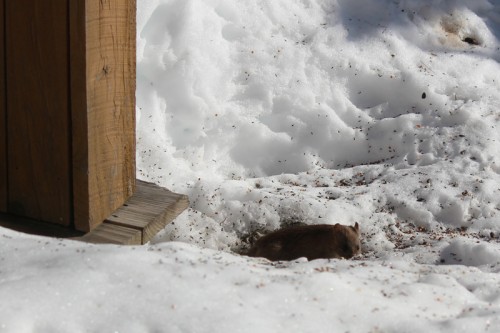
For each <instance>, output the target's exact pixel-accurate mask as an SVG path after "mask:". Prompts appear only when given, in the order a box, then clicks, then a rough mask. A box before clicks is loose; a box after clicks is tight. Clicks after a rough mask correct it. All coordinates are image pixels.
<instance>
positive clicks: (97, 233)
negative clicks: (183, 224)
mask: <svg viewBox="0 0 500 333" xmlns="http://www.w3.org/2000/svg"><path fill="white" fill-rule="evenodd" d="M136 186H137V188H136V191H135V193H134V194H133V195H132V197H130V198H129V199H128V200H127V201H126V202H125V204H124V205H123V206H122V207H120V208H118V209H117V210H116V211H115V212H114V213H113V214H111V216H110V217H108V218H107V219H106V220H105V221H104V222H103V223H102V224H100V225H99V226H97V227H96V228H95V229H94V230H92V231H91V232H89V233H87V234H85V235H84V236H82V237H79V238H77V239H79V240H81V241H85V242H90V243H112V244H126V245H133V244H137V245H138V244H145V243H147V242H149V241H150V240H151V238H153V237H154V235H156V234H157V233H158V232H159V231H160V230H162V229H163V228H165V226H166V225H167V224H169V223H170V222H172V221H173V220H174V219H175V218H176V217H177V216H178V215H179V214H180V213H182V212H183V211H184V210H185V209H186V208H187V207H188V205H189V200H188V197H187V196H186V195H183V194H177V193H174V192H171V191H169V190H167V189H165V188H162V187H160V186H158V185H155V184H152V183H147V182H144V181H140V180H137V185H136Z"/></svg>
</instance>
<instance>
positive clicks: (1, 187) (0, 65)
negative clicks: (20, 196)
mask: <svg viewBox="0 0 500 333" xmlns="http://www.w3.org/2000/svg"><path fill="white" fill-rule="evenodd" d="M4 6H5V2H4V0H0V212H5V211H7V142H6V137H7V136H6V127H5V126H6V124H5V120H6V116H7V114H6V111H5V106H6V105H5V31H4V27H5V20H4V17H5V15H4Z"/></svg>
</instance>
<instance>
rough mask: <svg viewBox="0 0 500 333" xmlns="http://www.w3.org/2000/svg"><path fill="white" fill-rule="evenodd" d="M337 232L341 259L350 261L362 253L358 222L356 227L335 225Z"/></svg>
mask: <svg viewBox="0 0 500 333" xmlns="http://www.w3.org/2000/svg"><path fill="white" fill-rule="evenodd" d="M335 231H336V234H337V235H338V239H337V241H338V245H339V248H338V252H339V255H340V256H341V257H344V258H346V259H349V258H352V257H354V256H355V255H357V254H360V253H361V242H360V241H359V235H360V232H359V224H358V222H356V224H355V225H354V226H346V225H341V224H338V223H337V224H336V225H335Z"/></svg>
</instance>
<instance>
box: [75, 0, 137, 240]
mask: <svg viewBox="0 0 500 333" xmlns="http://www.w3.org/2000/svg"><path fill="white" fill-rule="evenodd" d="M82 12H84V15H83V16H82ZM135 15H136V2H135V0H113V1H111V0H100V1H91V0H86V1H76V2H72V3H71V7H70V17H71V24H70V36H71V37H70V39H71V44H70V45H71V55H70V57H71V59H72V63H73V64H74V65H73V67H72V72H71V78H72V79H71V82H72V88H71V105H72V119H73V180H74V181H73V187H74V207H75V227H76V228H77V229H79V230H82V231H88V230H91V229H92V228H94V227H96V226H97V225H99V224H100V223H101V222H102V221H103V220H104V219H105V218H106V217H107V216H109V215H110V214H111V213H112V212H113V211H115V210H116V209H117V208H118V207H120V206H121V205H122V204H123V203H124V202H125V201H126V200H127V199H128V198H129V197H130V196H131V195H132V194H133V192H134V190H135V58H136V54H135V26H136V23H135ZM82 17H84V18H85V19H82ZM82 41H85V42H84V43H83V44H84V45H85V49H84V50H83V49H82V44H81V43H82ZM82 77H84V78H86V79H85V80H86V81H85V82H83V81H82V79H81V78H82Z"/></svg>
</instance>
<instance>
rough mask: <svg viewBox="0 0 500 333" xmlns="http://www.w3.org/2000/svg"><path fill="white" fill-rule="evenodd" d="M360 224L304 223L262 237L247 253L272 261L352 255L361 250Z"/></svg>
mask: <svg viewBox="0 0 500 333" xmlns="http://www.w3.org/2000/svg"><path fill="white" fill-rule="evenodd" d="M359 235H360V232H359V225H358V223H357V222H356V224H355V225H354V227H352V226H346V225H341V224H338V223H337V224H335V225H329V224H318V225H302V226H295V227H289V228H284V229H280V230H277V231H274V232H272V233H270V234H268V235H266V236H263V237H261V238H259V239H258V240H257V241H256V242H255V244H254V245H253V246H252V248H251V249H250V251H249V252H248V253H247V255H248V256H250V257H264V258H267V259H269V260H272V261H276V260H293V259H297V258H300V257H306V258H307V259H308V260H314V259H320V258H346V259H349V258H351V257H353V256H355V255H356V254H359V253H361V245H360V242H359Z"/></svg>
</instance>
